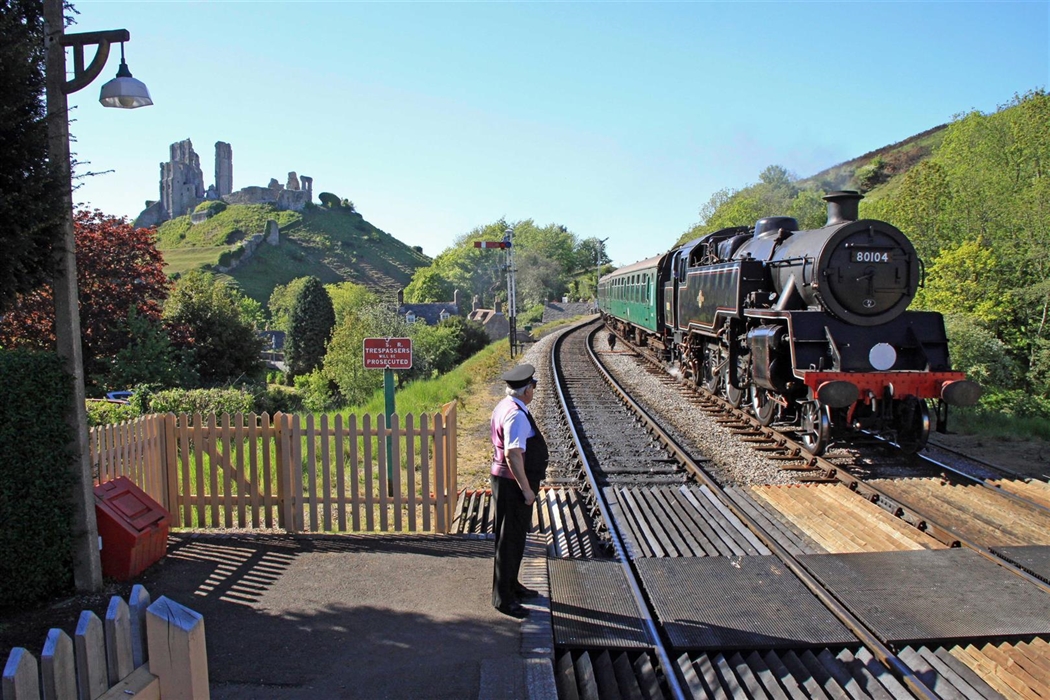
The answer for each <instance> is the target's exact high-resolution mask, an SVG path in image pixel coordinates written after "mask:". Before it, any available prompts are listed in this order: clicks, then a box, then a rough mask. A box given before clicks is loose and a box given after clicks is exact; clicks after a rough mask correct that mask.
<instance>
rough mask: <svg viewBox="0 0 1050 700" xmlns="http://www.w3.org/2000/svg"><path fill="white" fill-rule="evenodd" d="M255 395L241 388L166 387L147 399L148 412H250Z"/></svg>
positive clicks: (252, 408)
mask: <svg viewBox="0 0 1050 700" xmlns="http://www.w3.org/2000/svg"><path fill="white" fill-rule="evenodd" d="M254 408H255V397H254V396H253V395H252V394H251V392H248V391H244V390H243V389H189V390H187V389H166V390H164V391H158V392H157V393H155V394H154V395H153V396H152V397H151V398H150V401H149V412H150V413H200V414H202V415H204V414H208V413H215V414H217V415H218V414H223V413H229V414H230V415H231V416H232V415H233V414H234V413H251V412H252V411H253V410H254Z"/></svg>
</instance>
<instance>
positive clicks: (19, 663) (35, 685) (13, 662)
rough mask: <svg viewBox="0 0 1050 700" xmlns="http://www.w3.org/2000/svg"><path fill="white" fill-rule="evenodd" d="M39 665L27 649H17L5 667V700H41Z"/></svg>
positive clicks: (13, 650)
mask: <svg viewBox="0 0 1050 700" xmlns="http://www.w3.org/2000/svg"><path fill="white" fill-rule="evenodd" d="M37 668H38V667H37V663H36V659H35V658H33V655H32V654H30V653H29V651H28V650H27V649H24V648H22V647H15V648H14V649H12V650H11V655H10V656H8V657H7V665H6V666H4V679H3V693H4V700H39V698H40V685H39V681H38V680H37V679H38V678H39V676H38V675H37Z"/></svg>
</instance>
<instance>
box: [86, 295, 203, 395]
mask: <svg viewBox="0 0 1050 700" xmlns="http://www.w3.org/2000/svg"><path fill="white" fill-rule="evenodd" d="M122 325H124V326H125V327H126V329H127V333H128V338H129V339H128V343H127V345H126V346H124V347H123V348H121V349H120V350H118V351H117V353H116V355H114V356H113V360H112V363H111V367H110V368H109V371H108V373H107V376H106V377H105V379H104V380H100V383H101V384H102V388H103V389H110V390H112V389H126V388H130V387H136V386H140V385H143V384H148V385H155V386H161V387H164V388H172V387H188V386H194V385H195V384H196V383H197V375H196V370H195V369H194V367H193V364H192V359H193V353H192V352H190V351H189V350H187V349H180V348H178V347H176V346H175V345H173V344H172V342H171V338H170V337H169V335H168V332H167V331H166V330H165V329H164V327H163V326H162V325H161V324H160V323H159V322H158V321H156V320H153V319H149V318H146V317H144V316H140V315H139V314H138V312H136V311H135V310H134V309H132V310H131V313H130V314H128V318H127V321H126V323H124V324H122Z"/></svg>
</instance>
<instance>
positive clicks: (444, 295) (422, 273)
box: [405, 266, 453, 304]
mask: <svg viewBox="0 0 1050 700" xmlns="http://www.w3.org/2000/svg"><path fill="white" fill-rule="evenodd" d="M452 291H453V290H452V283H451V282H449V281H448V280H447V279H445V278H444V277H442V276H441V273H440V272H438V271H437V270H435V269H434V267H433V266H428V267H421V268H419V269H418V270H416V272H415V274H413V275H412V281H411V282H409V283H408V286H407V287H405V301H407V302H409V303H411V304H424V303H427V302H435V301H448V300H449V299H451V298H452Z"/></svg>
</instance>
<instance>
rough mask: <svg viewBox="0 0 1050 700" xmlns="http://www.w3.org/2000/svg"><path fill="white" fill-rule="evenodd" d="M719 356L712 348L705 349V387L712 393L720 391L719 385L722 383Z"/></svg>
mask: <svg viewBox="0 0 1050 700" xmlns="http://www.w3.org/2000/svg"><path fill="white" fill-rule="evenodd" d="M717 360H718V357H717V355H716V354H715V352H712V351H711V350H710V349H708V350H705V351H704V366H703V372H704V380H703V381H704V388H705V389H707V390H708V391H710V392H711V393H712V394H717V393H718V387H719V386H721V384H722V373H721V372H719V371H718V369H717V367H718V362H717Z"/></svg>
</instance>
